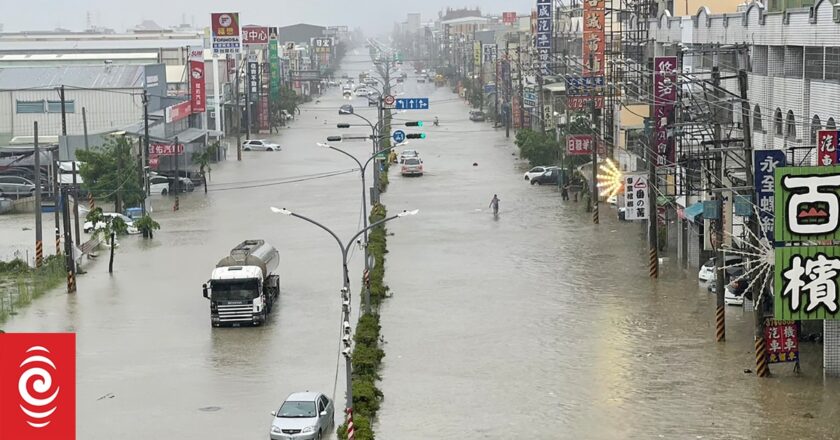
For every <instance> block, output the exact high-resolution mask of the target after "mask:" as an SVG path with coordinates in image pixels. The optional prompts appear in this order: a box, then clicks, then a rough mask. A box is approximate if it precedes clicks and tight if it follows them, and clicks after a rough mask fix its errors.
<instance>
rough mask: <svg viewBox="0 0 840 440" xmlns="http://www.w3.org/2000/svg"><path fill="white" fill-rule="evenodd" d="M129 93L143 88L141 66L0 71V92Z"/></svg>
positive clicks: (8, 69)
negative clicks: (68, 89)
mask: <svg viewBox="0 0 840 440" xmlns="http://www.w3.org/2000/svg"><path fill="white" fill-rule="evenodd" d="M61 85H64V86H68V87H81V88H105V89H131V88H140V87H142V86H143V66H134V65H132V66H126V65H121V66H115V65H107V66H66V67H53V66H51V67H10V68H3V69H0V90H2V89H29V88H50V87H58V86H61Z"/></svg>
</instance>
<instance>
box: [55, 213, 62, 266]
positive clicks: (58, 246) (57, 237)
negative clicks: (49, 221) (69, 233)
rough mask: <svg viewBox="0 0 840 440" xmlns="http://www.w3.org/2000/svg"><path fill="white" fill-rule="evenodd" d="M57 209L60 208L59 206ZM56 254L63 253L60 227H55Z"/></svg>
mask: <svg viewBox="0 0 840 440" xmlns="http://www.w3.org/2000/svg"><path fill="white" fill-rule="evenodd" d="M55 209H58V206H56V207H55ZM55 254H56V255H61V231H60V230H59V229H58V228H55Z"/></svg>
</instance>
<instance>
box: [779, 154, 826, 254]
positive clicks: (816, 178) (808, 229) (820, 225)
mask: <svg viewBox="0 0 840 440" xmlns="http://www.w3.org/2000/svg"><path fill="white" fill-rule="evenodd" d="M775 171H776V175H775V182H774V183H775V198H774V199H775V202H774V208H775V210H774V212H775V228H774V231H775V238H776V241H797V242H803V241H809V242H816V241H824V240H840V222H838V220H840V218H838V217H840V195H838V193H840V167H835V166H828V167H778V168H776V170H775Z"/></svg>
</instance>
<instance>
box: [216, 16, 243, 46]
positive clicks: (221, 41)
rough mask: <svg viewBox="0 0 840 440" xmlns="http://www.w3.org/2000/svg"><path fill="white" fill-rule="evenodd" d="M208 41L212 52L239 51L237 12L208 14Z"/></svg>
mask: <svg viewBox="0 0 840 440" xmlns="http://www.w3.org/2000/svg"><path fill="white" fill-rule="evenodd" d="M210 31H211V36H210V42H211V44H212V47H213V53H215V54H224V53H239V49H240V48H241V44H240V41H239V13H238V12H221V13H213V14H210Z"/></svg>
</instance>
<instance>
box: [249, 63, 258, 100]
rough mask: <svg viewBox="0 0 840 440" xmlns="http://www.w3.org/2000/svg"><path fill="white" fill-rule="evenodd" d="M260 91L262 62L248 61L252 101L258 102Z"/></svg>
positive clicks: (250, 97)
mask: <svg viewBox="0 0 840 440" xmlns="http://www.w3.org/2000/svg"><path fill="white" fill-rule="evenodd" d="M259 93H260V63H258V62H257V61H256V60H253V61H251V60H249V61H248V95H249V100H250V101H251V102H257V97H258V96H259Z"/></svg>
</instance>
